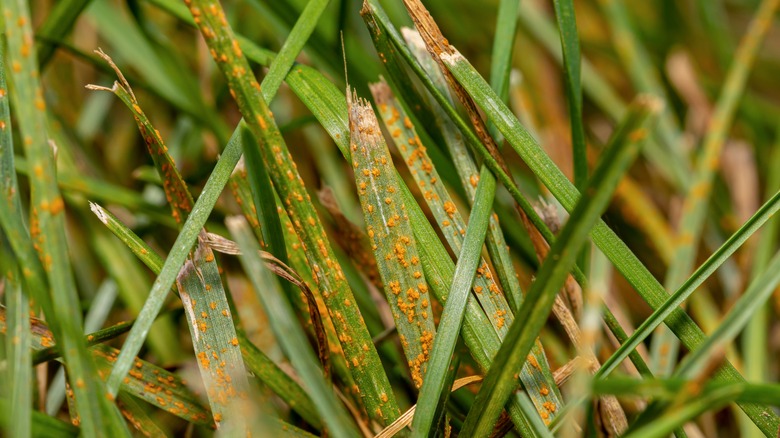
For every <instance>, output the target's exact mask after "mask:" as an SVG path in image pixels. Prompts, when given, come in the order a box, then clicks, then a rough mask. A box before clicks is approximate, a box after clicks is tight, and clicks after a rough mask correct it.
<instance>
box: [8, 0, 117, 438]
mask: <svg viewBox="0 0 780 438" xmlns="http://www.w3.org/2000/svg"><path fill="white" fill-rule="evenodd" d="M4 5H5V8H4V19H5V27H6V35H7V36H8V49H9V50H8V56H7V59H8V60H9V61H10V67H11V68H10V71H11V78H12V80H13V82H14V85H15V88H16V92H15V93H14V94H13V95H12V96H11V99H12V102H13V106H14V110H15V111H16V113H17V120H19V123H20V129H19V130H20V132H21V137H22V139H23V143H24V147H25V152H26V156H27V158H28V160H29V162H30V166H31V168H32V169H33V175H34V177H33V178H32V179H31V186H32V190H31V191H32V199H31V206H32V207H31V215H32V217H31V236H32V239H33V241H34V242H35V243H36V244H37V248H38V253H39V257H40V259H41V260H42V261H43V265H44V268H45V269H46V274H47V277H48V279H49V284H50V285H52V290H51V297H50V298H49V299H50V300H51V302H52V306H51V307H52V309H53V311H54V312H55V313H53V314H51V315H52V318H53V319H54V320H55V321H57V323H58V324H60V327H59V330H60V331H61V334H62V336H61V337H60V338H59V339H58V341H59V342H60V343H61V345H63V348H64V351H65V365H66V367H67V369H68V375H69V377H70V379H71V382H73V388H74V393H75V397H76V400H77V402H78V405H79V412H78V413H77V415H78V416H79V418H80V420H81V425H82V430H83V431H84V433H85V434H90V435H101V434H104V435H111V436H127V435H128V430H127V428H126V427H125V425H124V423H123V421H122V419H121V416H120V415H119V411H118V410H117V409H116V406H114V405H113V403H111V401H110V400H109V399H108V398H106V397H105V388H104V385H103V382H102V381H101V380H100V379H96V378H95V375H96V369H95V365H94V363H93V362H92V358H91V357H90V356H89V355H88V353H87V350H86V346H85V345H84V344H83V341H82V338H81V327H82V315H81V310H80V306H79V298H78V291H77V290H76V285H75V282H74V278H73V274H72V272H71V266H70V260H69V258H68V253H67V242H66V236H65V217H64V216H65V215H64V208H65V205H64V201H63V199H62V197H61V195H60V193H59V190H58V188H57V183H56V179H55V174H56V173H55V165H54V160H53V157H52V152H51V149H50V145H49V142H48V138H47V135H46V124H47V121H46V104H45V102H44V100H43V92H42V90H41V85H40V82H39V79H38V70H37V61H36V56H35V52H34V51H33V49H32V44H33V36H32V29H31V22H30V15H29V11H28V5H27V4H26V2H24V1H21V0H10V1H6V2H4ZM74 414H76V413H74Z"/></svg>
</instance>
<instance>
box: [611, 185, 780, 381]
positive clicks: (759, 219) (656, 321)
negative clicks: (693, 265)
mask: <svg viewBox="0 0 780 438" xmlns="http://www.w3.org/2000/svg"><path fill="white" fill-rule="evenodd" d="M778 210H780V192H778V193H777V194H775V196H773V197H772V199H770V200H769V202H767V203H766V204H764V205H763V206H762V207H761V208H760V209H759V210H758V211H757V212H756V214H754V215H753V216H752V217H751V218H750V219H749V220H748V221H747V222H745V224H744V225H743V226H742V227H741V228H740V229H739V230H738V231H737V232H736V233H734V234H733V235H732V236H731V237H730V238H729V239H728V240H727V241H726V243H724V244H723V246H721V247H720V248H718V250H717V251H715V252H714V253H713V254H712V255H711V256H710V258H708V259H707V261H705V262H704V263H702V265H701V266H700V267H699V269H697V270H696V272H694V273H693V274H692V275H691V276H690V277H688V279H687V280H686V281H685V283H684V284H683V285H682V286H680V288H679V289H678V290H677V291H676V292H675V293H674V294H672V295H671V296H669V297H668V298H667V299H666V300H665V301H664V302H663V303H662V304H661V305H659V306H657V307H656V310H655V311H654V312H653V314H652V315H651V316H650V317H648V318H647V319H645V321H644V322H642V324H641V325H640V326H639V327H637V329H636V330H635V331H634V334H632V335H631V337H630V338H629V339H628V340H627V341H626V342H624V343H623V344H622V345H621V346H620V348H618V350H617V351H615V353H614V354H613V355H612V356H611V357H610V358H609V359H608V360H607V361H606V362H604V364H603V366H602V367H601V369H600V370H599V372H598V374H597V375H598V376H606V375H607V374H609V373H610V372H612V370H614V369H615V368H616V367H617V366H618V364H620V362H621V361H622V360H623V359H625V358H626V356H627V354H628V352H629V351H632V350H633V349H635V348H636V347H637V346H638V345H639V344H640V343H641V342H642V341H643V340H644V339H645V338H646V337H647V336H649V335H650V333H652V331H653V330H654V329H655V328H656V327H658V326H660V325H661V324H662V323H663V322H664V319H666V318H668V317H669V316H670V315H672V314H673V313H674V312H675V311H676V310H677V309H678V307H679V306H680V304H681V303H683V302H684V301H685V300H686V299H687V298H688V297H689V296H690V295H691V294H692V293H693V292H694V291H695V290H696V289H697V288H698V287H699V286H701V284H702V283H704V281H705V280H706V279H707V278H708V277H709V276H710V275H711V274H712V273H713V272H714V271H715V270H716V269H717V268H718V267H719V266H720V265H721V264H723V262H724V261H725V260H726V259H728V258H729V257H731V255H732V254H734V252H735V251H736V250H737V249H738V248H739V247H740V246H741V245H742V244H743V243H745V241H747V239H748V238H749V237H750V236H751V235H753V233H755V232H756V231H757V230H758V229H759V228H761V226H762V225H763V224H764V223H766V221H767V220H769V219H770V218H771V217H772V215H774V213H775V212H777V211H778ZM703 342H705V341H704V339H703V337H702V339H701V340H700V341H698V342H697V343H696V344H694V345H695V346H694V348H699V346H700V345H702V344H703Z"/></svg>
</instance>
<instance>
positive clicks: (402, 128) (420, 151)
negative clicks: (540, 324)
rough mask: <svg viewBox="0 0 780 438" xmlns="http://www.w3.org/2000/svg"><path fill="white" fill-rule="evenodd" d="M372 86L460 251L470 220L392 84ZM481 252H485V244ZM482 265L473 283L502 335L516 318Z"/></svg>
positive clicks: (393, 132) (381, 110)
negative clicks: (435, 163) (454, 199)
mask: <svg viewBox="0 0 780 438" xmlns="http://www.w3.org/2000/svg"><path fill="white" fill-rule="evenodd" d="M370 88H371V93H372V94H373V95H374V101H375V102H376V104H377V106H378V107H379V114H380V115H381V117H382V120H383V122H384V123H385V126H386V127H387V131H388V132H390V134H391V135H392V137H393V140H394V142H395V144H396V148H397V149H398V151H399V152H400V153H401V156H402V157H403V158H404V162H405V163H406V165H407V166H408V167H409V171H410V173H411V174H412V177H413V178H414V180H415V182H416V183H417V185H418V186H419V188H420V191H421V192H422V197H423V199H425V202H426V203H427V204H428V207H429V208H430V209H431V212H432V213H433V217H434V218H435V219H436V222H437V224H438V226H439V229H440V230H441V232H442V234H443V235H444V239H445V240H446V241H447V243H448V244H449V246H450V248H452V250H453V252H455V253H458V254H459V253H460V252H461V250H462V247H463V242H464V236H465V234H466V228H467V227H466V221H465V220H464V219H463V216H462V215H461V214H460V211H459V210H458V208H457V206H456V205H455V202H453V199H452V198H451V197H450V194H449V191H448V190H447V187H446V186H445V185H444V184H443V182H442V179H441V177H440V176H439V172H438V171H437V169H436V167H434V165H433V163H432V161H431V159H430V158H429V156H428V152H427V150H426V148H425V146H424V145H423V144H422V142H421V141H420V137H419V136H418V135H417V131H416V129H415V127H414V125H413V124H412V122H411V119H410V118H409V117H408V116H407V115H406V111H404V109H403V107H402V106H401V105H400V103H399V102H398V100H397V99H396V98H395V96H394V95H393V92H392V91H391V90H390V87H389V86H388V85H387V83H386V82H379V83H376V84H372V85H370ZM489 188H490V187H488V189H489ZM494 188H495V186H494ZM483 190H484V189H483ZM491 191H492V192H494V191H495V190H486V191H484V192H483V195H487V193H489V192H491ZM475 199H476V198H475ZM490 211H492V205H491V208H489V209H488V210H487V211H486V212H481V214H485V218H488V217H490ZM485 220H487V219H485ZM478 252H481V246H480V250H479V251H478ZM478 267H479V269H478V270H477V272H476V278H475V279H474V285H473V288H474V292H475V296H476V298H477V301H478V302H479V303H480V305H481V306H482V308H483V309H484V311H485V314H486V315H487V316H488V318H489V319H490V320H491V323H492V324H493V329H494V330H495V331H496V334H498V336H499V338H502V337H503V336H504V335H506V331H507V329H508V328H509V324H510V323H511V322H512V314H511V313H510V310H509V306H508V304H507V302H506V299H505V298H504V296H503V295H502V293H501V289H500V288H499V286H498V284H497V283H496V281H495V279H494V278H493V275H492V273H491V271H490V267H489V266H488V264H487V262H486V261H485V260H482V259H481V257H480V260H479V266H478ZM470 287H471V286H470Z"/></svg>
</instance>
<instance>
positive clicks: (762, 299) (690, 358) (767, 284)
mask: <svg viewBox="0 0 780 438" xmlns="http://www.w3.org/2000/svg"><path fill="white" fill-rule="evenodd" d="M778 282H780V254H777V255H775V257H774V258H772V260H771V261H770V262H769V264H768V265H767V267H766V270H765V271H764V272H763V274H762V275H760V276H758V277H756V278H755V280H753V282H751V283H750V286H748V288H747V290H746V291H745V293H744V294H743V295H742V296H741V297H740V298H739V300H737V302H736V303H734V306H732V307H731V309H730V310H729V313H728V315H727V316H726V317H725V318H723V320H722V321H720V324H718V328H717V329H715V331H714V332H712V334H710V335H709V336H708V337H707V339H706V340H705V341H704V342H702V343H701V345H699V346H698V347H697V348H696V350H694V351H692V352H690V353H689V354H688V355H687V356H686V357H685V358H684V359H683V360H682V362H680V364H679V365H678V367H677V369H676V370H675V372H674V376H680V377H683V378H692V377H694V375H695V374H696V372H697V371H699V370H700V368H701V365H703V364H704V361H705V360H706V359H707V358H708V356H707V355H708V354H710V353H712V352H713V349H715V348H716V347H717V346H719V345H724V344H726V343H728V342H730V341H731V340H733V339H734V337H736V336H737V334H739V332H740V331H741V330H742V329H743V328H744V327H745V325H746V324H747V323H748V321H749V320H750V319H751V318H752V317H753V315H754V314H755V312H756V311H757V310H758V309H759V308H760V307H762V306H763V305H764V304H765V303H766V300H767V299H768V298H769V296H770V295H771V294H772V292H774V291H775V289H776V288H777V284H778Z"/></svg>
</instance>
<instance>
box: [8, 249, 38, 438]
mask: <svg viewBox="0 0 780 438" xmlns="http://www.w3.org/2000/svg"><path fill="white" fill-rule="evenodd" d="M0 244H2V245H3V246H5V242H0ZM5 249H7V248H4V249H2V250H0V251H2V253H5V254H3V256H4V258H5V257H8V256H9V254H7V253H8V252H9V251H6V250H5ZM4 262H5V263H0V269H2V270H3V271H5V272H4V275H5V278H6V283H5V286H6V290H5V305H6V316H7V318H8V321H7V328H6V331H5V333H3V335H4V336H5V350H6V351H5V358H6V364H7V369H6V370H5V373H6V376H5V377H6V382H8V385H9V386H10V391H9V393H8V395H9V396H10V400H11V401H12V402H13V404H12V405H11V409H10V412H9V413H8V415H9V423H10V424H9V427H8V429H7V432H8V434H9V436H14V437H28V436H30V434H31V427H32V426H31V419H32V402H33V392H32V390H33V375H32V371H33V367H32V357H31V356H32V354H31V349H30V343H31V340H30V338H31V337H32V336H31V334H30V319H29V318H28V317H27V315H28V313H29V312H30V303H29V300H28V297H27V294H26V293H25V292H24V291H23V290H22V283H21V278H20V276H19V270H18V267H17V266H16V264H15V263H13V258H11V257H8V258H7V259H6V260H4Z"/></svg>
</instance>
